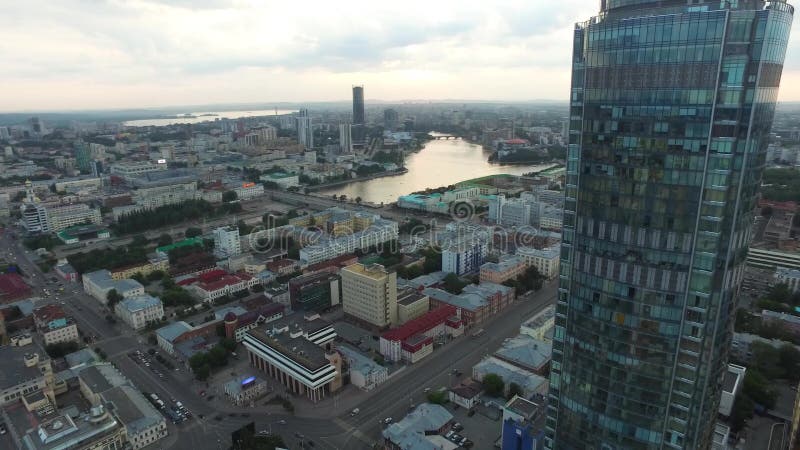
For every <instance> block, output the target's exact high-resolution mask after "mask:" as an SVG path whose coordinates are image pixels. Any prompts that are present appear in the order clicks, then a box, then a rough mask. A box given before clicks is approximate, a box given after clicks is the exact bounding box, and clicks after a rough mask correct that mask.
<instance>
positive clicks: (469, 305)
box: [422, 283, 514, 327]
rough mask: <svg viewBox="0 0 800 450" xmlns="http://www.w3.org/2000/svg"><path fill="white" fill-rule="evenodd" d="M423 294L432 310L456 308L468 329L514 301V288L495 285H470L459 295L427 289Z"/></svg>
mask: <svg viewBox="0 0 800 450" xmlns="http://www.w3.org/2000/svg"><path fill="white" fill-rule="evenodd" d="M422 293H423V294H425V295H427V296H428V297H430V300H431V308H435V307H437V306H439V305H451V306H454V307H455V308H456V309H457V310H458V311H459V315H460V317H461V319H462V320H463V321H464V325H465V326H466V327H471V326H474V325H477V324H480V323H483V322H484V321H485V320H486V319H487V318H489V317H491V316H492V315H494V314H496V313H498V312H499V311H501V310H503V309H504V308H505V307H507V306H508V305H509V304H511V302H512V301H513V300H514V288H511V287H508V286H504V285H501V284H494V283H482V284H480V285H475V284H470V285H467V286H466V287H464V289H463V291H462V292H461V294H458V295H456V294H451V293H449V292H447V291H445V290H442V289H437V288H427V289H424V290H423V291H422Z"/></svg>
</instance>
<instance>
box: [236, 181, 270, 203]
mask: <svg viewBox="0 0 800 450" xmlns="http://www.w3.org/2000/svg"><path fill="white" fill-rule="evenodd" d="M233 191H234V192H236V198H237V199H239V200H250V199H252V198H256V197H259V196H261V195H264V185H263V184H260V183H258V184H256V183H243V184H242V185H241V186H237V187H236V188H235V189H234V190H233Z"/></svg>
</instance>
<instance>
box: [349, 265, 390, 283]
mask: <svg viewBox="0 0 800 450" xmlns="http://www.w3.org/2000/svg"><path fill="white" fill-rule="evenodd" d="M342 271H343V272H349V273H353V274H355V275H361V276H364V277H367V278H371V279H373V280H380V279H382V278H385V277H386V276H388V275H389V273H390V272H389V271H388V270H386V268H385V267H383V266H382V265H380V264H370V265H364V264H361V263H355V264H351V265H349V266H347V267H345V268H344V269H342Z"/></svg>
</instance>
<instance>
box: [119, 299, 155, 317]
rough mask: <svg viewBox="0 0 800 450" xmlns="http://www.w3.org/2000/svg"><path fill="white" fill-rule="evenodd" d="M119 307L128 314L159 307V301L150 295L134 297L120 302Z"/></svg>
mask: <svg viewBox="0 0 800 450" xmlns="http://www.w3.org/2000/svg"><path fill="white" fill-rule="evenodd" d="M119 305H120V306H121V307H122V308H125V309H127V310H128V311H130V312H132V313H133V312H136V311H141V310H143V309H147V308H152V307H156V306H159V305H161V300H159V299H158V298H156V297H153V296H152V295H147V294H145V295H139V296H136V297H129V298H126V299H124V300H122V301H121V302H119Z"/></svg>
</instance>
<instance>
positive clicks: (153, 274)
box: [147, 270, 165, 281]
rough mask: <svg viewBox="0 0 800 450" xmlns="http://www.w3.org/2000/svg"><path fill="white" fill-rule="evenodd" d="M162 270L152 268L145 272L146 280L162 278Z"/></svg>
mask: <svg viewBox="0 0 800 450" xmlns="http://www.w3.org/2000/svg"><path fill="white" fill-rule="evenodd" d="M164 275H165V273H164V271H163V270H154V271H152V272H150V273H149V274H147V281H158V280H160V279H162V278H164Z"/></svg>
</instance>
